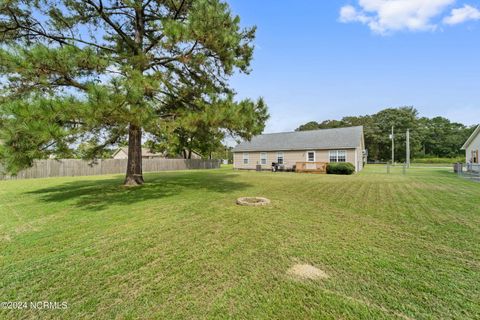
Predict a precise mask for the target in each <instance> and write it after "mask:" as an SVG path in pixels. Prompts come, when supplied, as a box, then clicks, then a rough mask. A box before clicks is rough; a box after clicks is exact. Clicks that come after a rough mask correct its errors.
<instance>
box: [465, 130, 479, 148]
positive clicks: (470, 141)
mask: <svg viewBox="0 0 480 320" xmlns="http://www.w3.org/2000/svg"><path fill="white" fill-rule="evenodd" d="M478 134H480V125H479V126H478V127H477V128H476V129H475V130H474V131H473V133H472V135H471V136H470V137H469V138H468V139H467V141H466V142H465V144H464V145H463V147H462V150H466V149H467V148H468V146H469V145H470V143H472V141H473V140H475V138H476V137H477V136H478Z"/></svg>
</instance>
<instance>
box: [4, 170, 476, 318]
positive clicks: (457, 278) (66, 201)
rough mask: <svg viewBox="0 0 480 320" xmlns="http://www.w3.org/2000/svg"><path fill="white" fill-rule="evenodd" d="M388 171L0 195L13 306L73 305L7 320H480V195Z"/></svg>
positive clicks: (67, 185) (52, 182) (105, 183)
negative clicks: (296, 271)
mask: <svg viewBox="0 0 480 320" xmlns="http://www.w3.org/2000/svg"><path fill="white" fill-rule="evenodd" d="M385 171H386V170H385V168H384V167H383V166H370V167H368V168H367V169H366V170H365V171H364V172H362V173H360V174H356V175H353V176H330V175H328V176H327V175H307V174H295V173H270V172H262V173H259V172H237V171H233V170H231V168H223V169H220V170H210V171H183V172H166V173H158V174H147V175H146V181H147V183H146V185H145V186H143V187H140V188H133V189H132V188H130V189H128V188H124V187H121V186H120V184H121V182H122V177H121V176H100V177H77V178H52V179H39V180H19V181H0V212H1V213H0V218H1V225H0V272H1V273H0V274H1V277H0V300H1V301H59V302H61V301H65V302H67V303H68V308H67V309H65V310H40V311H39V310H32V309H28V310H21V311H19V310H0V318H13V319H15V318H22V319H23V318H47V319H49V318H52V319H69V318H76V319H77V318H78V319H80V318H81V319H115V318H116V319H140V318H143V319H186V318H188V319H205V318H207V319H215V318H216V319H225V318H233V319H247V318H249V319H251V318H256V319H267V318H276V319H305V318H318V319H323V318H325V319H328V318H331V319H395V318H399V319H402V318H403V319H408V318H415V319H472V318H479V317H480V197H479V196H480V183H474V182H470V181H467V180H462V179H460V178H458V177H457V176H455V175H454V174H453V173H450V172H449V171H451V170H442V169H426V168H424V169H421V168H420V169H411V170H409V172H408V174H407V175H406V176H404V175H402V173H401V169H400V168H394V169H392V174H390V175H387V174H386V173H385ZM240 196H264V197H268V198H269V199H271V200H272V204H271V205H270V206H269V207H261V208H253V207H240V206H237V205H236V204H235V200H236V198H237V197H240ZM296 263H308V264H312V265H314V266H315V267H317V268H319V269H321V270H323V271H325V272H326V273H327V274H328V276H329V278H327V279H321V280H299V279H295V278H293V277H292V276H291V275H289V274H288V273H287V270H288V269H289V268H290V267H291V266H292V265H294V264H296Z"/></svg>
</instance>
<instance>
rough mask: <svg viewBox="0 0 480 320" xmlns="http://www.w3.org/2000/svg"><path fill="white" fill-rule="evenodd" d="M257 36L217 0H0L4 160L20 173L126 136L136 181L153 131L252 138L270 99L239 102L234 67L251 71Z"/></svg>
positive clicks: (131, 181) (94, 152) (129, 176)
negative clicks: (203, 130)
mask: <svg viewBox="0 0 480 320" xmlns="http://www.w3.org/2000/svg"><path fill="white" fill-rule="evenodd" d="M254 36H255V28H254V27H252V28H243V29H242V28H241V27H240V19H239V17H238V16H234V15H233V14H232V13H231V11H230V9H229V6H228V5H227V4H226V3H224V2H221V1H219V0H168V1H163V0H143V1H140V0H130V1H128V0H123V1H120V0H118V1H114V0H82V1H75V0H8V1H0V79H1V80H2V87H1V90H2V91H1V96H0V125H1V127H0V140H3V144H2V145H1V146H0V159H1V161H2V162H3V164H4V166H5V167H6V168H7V170H8V171H10V172H12V173H15V172H17V171H18V170H20V169H22V168H25V167H27V166H29V165H31V164H32V163H33V160H34V159H38V158H45V157H48V156H49V155H50V154H62V152H63V153H65V152H66V151H67V150H68V149H69V148H71V146H72V145H75V144H77V145H78V144H79V143H82V142H88V143H87V144H86V145H89V146H92V147H91V148H90V149H89V150H88V154H89V155H90V156H91V157H92V158H93V157H96V156H98V155H99V154H101V153H102V151H103V149H105V148H106V147H108V146H110V145H112V144H116V143H118V142H120V141H122V140H125V139H126V138H127V137H128V165H127V172H126V178H125V184H126V185H139V184H142V183H143V175H142V159H141V144H142V136H143V135H144V134H145V133H146V134H149V135H153V136H157V137H162V139H165V138H166V139H167V141H170V140H171V141H175V139H177V140H178V137H176V134H178V132H181V131H185V130H187V131H196V128H197V127H208V128H211V131H212V132H228V133H230V134H232V135H237V136H240V137H242V138H247V139H248V138H250V137H251V136H252V135H254V134H258V133H260V132H261V131H262V130H263V128H264V124H265V121H266V119H267V118H268V113H267V108H266V105H265V104H264V102H263V100H261V99H260V100H258V101H257V102H254V101H251V100H244V101H241V102H236V101H235V99H234V92H233V90H232V89H231V88H230V87H229V85H228V78H229V77H230V76H231V75H233V74H234V72H243V73H248V72H249V71H250V61H251V59H252V54H253V44H252V42H253V40H254Z"/></svg>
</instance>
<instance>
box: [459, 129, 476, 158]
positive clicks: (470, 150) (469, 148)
mask: <svg viewBox="0 0 480 320" xmlns="http://www.w3.org/2000/svg"><path fill="white" fill-rule="evenodd" d="M462 150H465V154H466V162H467V163H473V164H480V159H479V150H480V126H478V127H477V128H476V129H475V131H473V133H472V135H471V136H470V138H468V140H467V141H466V142H465V144H464V145H463V147H462Z"/></svg>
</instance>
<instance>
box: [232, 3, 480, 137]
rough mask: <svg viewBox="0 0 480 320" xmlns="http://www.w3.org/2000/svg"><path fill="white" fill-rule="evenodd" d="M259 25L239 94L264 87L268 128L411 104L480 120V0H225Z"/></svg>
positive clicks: (238, 81) (238, 79)
mask: <svg viewBox="0 0 480 320" xmlns="http://www.w3.org/2000/svg"><path fill="white" fill-rule="evenodd" d="M228 2H229V4H230V5H231V7H232V10H233V12H234V13H235V14H238V15H240V17H241V19H242V25H244V26H249V25H256V26H257V27H258V31H257V39H256V41H255V45H256V51H255V55H254V61H253V64H252V69H253V71H252V73H251V74H250V75H237V76H235V77H234V78H233V79H232V81H231V84H232V86H233V88H234V89H235V90H236V91H237V92H238V97H239V98H246V97H250V98H256V97H258V96H263V97H264V98H265V99H266V102H267V104H268V105H269V108H270V114H271V119H270V120H269V122H268V124H267V127H266V130H265V132H276V131H290V130H294V129H295V128H296V127H298V126H299V125H300V124H302V123H305V122H308V121H311V120H315V121H322V120H326V119H339V118H341V117H343V116H348V115H364V114H372V113H375V112H377V111H379V110H381V109H383V108H385V107H397V106H404V105H409V106H410V105H411V106H414V107H416V108H417V109H418V110H419V111H420V114H421V115H422V116H429V117H432V116H444V117H447V118H449V119H451V120H454V121H458V122H462V123H465V124H468V125H472V124H477V123H480V10H478V9H479V8H480V1H479V0H470V1H458V0H457V1H456V0H411V1H409V0H400V1H399V0H393V1H392V0H328V1H324V0H322V1H315V0H310V1H308V0H296V1H285V0H284V1H278V0H276V1H274V0H262V1H253V0H249V1H246V0H229V1H228Z"/></svg>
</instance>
